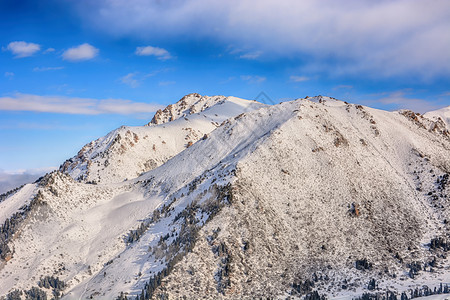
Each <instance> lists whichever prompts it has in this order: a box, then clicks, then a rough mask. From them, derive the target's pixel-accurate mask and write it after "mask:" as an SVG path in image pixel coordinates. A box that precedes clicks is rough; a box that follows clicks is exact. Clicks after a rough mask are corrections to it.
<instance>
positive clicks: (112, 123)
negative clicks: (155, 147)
mask: <svg viewBox="0 0 450 300" xmlns="http://www.w3.org/2000/svg"><path fill="white" fill-rule="evenodd" d="M0 28H1V29H0V30H1V31H0V32H1V34H0V141H1V142H0V183H1V182H2V178H3V177H4V178H9V180H10V181H12V180H13V177H14V176H16V177H17V178H20V177H21V176H22V177H24V176H25V177H26V178H27V180H29V179H28V178H29V177H27V176H29V175H30V174H31V175H35V176H38V175H40V174H41V173H43V172H46V171H48V170H51V169H52V168H56V167H58V166H59V165H60V164H61V163H62V162H64V160H66V159H67V158H69V157H72V156H73V155H75V154H76V153H77V152H78V150H79V149H81V147H82V146H83V145H84V144H86V143H88V142H90V141H92V140H94V139H97V138H99V137H101V136H103V135H105V134H106V133H108V132H109V131H111V130H113V129H115V128H117V127H119V126H121V125H144V124H146V123H148V122H149V121H150V120H151V118H152V116H153V114H154V112H155V110H157V109H159V108H162V107H164V106H166V105H168V104H170V103H174V102H176V101H178V100H179V99H181V98H182V97H183V96H184V95H186V94H189V93H193V92H196V93H200V94H202V95H227V96H236V97H240V98H244V99H255V98H256V97H257V96H258V95H259V94H260V93H261V92H264V93H265V94H266V95H267V96H268V97H269V98H270V101H269V102H271V103H278V102H280V101H286V100H290V99H296V98H303V97H305V96H315V95H326V96H331V97H335V98H338V99H341V100H345V101H348V102H352V103H360V104H364V105H368V106H371V107H375V108H380V109H386V110H396V109H402V108H407V109H412V110H414V111H417V112H421V113H423V112H426V111H430V110H434V109H438V108H441V107H445V106H449V105H450V1H447V0H429V1H416V0H380V1H372V0H346V1H334V0H303V1H297V0H284V1H274V0H270V1H269V0H239V1H238V0H228V1H222V0H220V1H218V0H166V1H162V0H146V1H144V0H96V1H90V0H39V1H37V0H34V1H31V0H20V1H17V0H0ZM16 177H15V178H16ZM25 177H24V178H25ZM13 184H14V183H10V185H13Z"/></svg>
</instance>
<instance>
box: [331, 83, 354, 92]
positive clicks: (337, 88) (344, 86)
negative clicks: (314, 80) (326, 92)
mask: <svg viewBox="0 0 450 300" xmlns="http://www.w3.org/2000/svg"><path fill="white" fill-rule="evenodd" d="M351 89H353V85H347V84H341V85H338V86H335V87H334V88H333V90H334V91H336V90H351Z"/></svg>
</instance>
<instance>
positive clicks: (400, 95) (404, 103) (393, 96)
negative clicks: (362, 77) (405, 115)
mask: <svg viewBox="0 0 450 300" xmlns="http://www.w3.org/2000/svg"><path fill="white" fill-rule="evenodd" d="M407 95H408V93H407V92H405V91H395V92H391V93H389V94H382V95H380V96H381V97H380V98H375V99H372V100H365V101H363V102H364V103H367V104H374V103H381V104H383V105H390V106H392V108H393V109H394V110H397V109H409V110H412V111H415V112H419V113H425V112H427V111H431V110H435V109H438V108H440V107H442V104H441V105H439V104H438V103H436V102H432V101H427V100H425V99H420V98H415V97H408V96H407Z"/></svg>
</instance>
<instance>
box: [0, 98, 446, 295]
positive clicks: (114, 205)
mask: <svg viewBox="0 0 450 300" xmlns="http://www.w3.org/2000/svg"><path fill="white" fill-rule="evenodd" d="M448 129H449V128H448V127H446V124H445V123H444V122H443V121H442V119H433V118H427V116H426V115H425V116H423V115H420V114H416V113H414V112H412V111H407V110H404V111H396V112H387V111H382V110H377V109H372V108H369V107H365V106H362V105H358V104H350V103H347V102H343V101H339V100H336V99H333V98H329V97H323V96H318V97H312V98H308V99H297V100H294V101H290V102H284V103H280V104H277V105H272V106H269V105H264V104H261V103H257V102H255V101H248V100H242V99H238V98H234V97H223V96H215V97H204V96H200V95H198V94H191V95H188V96H186V97H184V98H183V99H181V100H180V101H179V102H177V103H176V104H174V105H172V106H168V107H167V108H166V109H164V110H162V111H160V112H157V113H156V114H155V117H154V118H153V120H152V122H150V125H148V126H142V127H121V128H119V129H117V130H115V131H113V132H111V133H110V134H108V135H107V136H105V137H103V138H100V139H98V140H97V141H94V142H92V143H90V144H88V145H87V146H85V147H84V148H83V149H82V150H81V151H80V153H79V155H77V156H76V157H74V158H72V159H70V160H68V161H66V162H65V163H64V164H63V165H62V166H61V168H60V170H59V171H55V172H53V173H51V174H48V175H46V176H45V177H43V178H42V179H40V180H39V181H38V182H36V183H34V184H29V185H25V186H24V187H22V188H20V189H18V190H16V191H12V192H11V193H9V194H7V195H3V196H2V197H1V198H0V224H4V225H2V227H1V228H0V232H1V233H2V235H1V239H0V257H1V258H2V259H3V263H2V265H1V266H0V282H1V283H2V284H1V285H0V295H8V297H10V298H11V297H16V298H15V299H19V298H20V297H22V298H23V299H24V298H25V295H27V297H30V299H37V298H36V297H35V295H40V296H42V297H44V296H43V295H44V294H45V295H46V297H47V296H48V297H50V296H51V295H57V296H55V297H60V296H61V295H63V294H64V297H63V298H64V299H159V298H164V299H166V298H169V299H171V298H175V299H179V298H188V299H196V298H207V299H237V298H248V299H252V298H288V297H292V298H305V299H324V298H325V297H327V298H339V299H352V298H356V297H363V298H362V299H375V298H374V297H379V298H380V299H383V298H382V297H385V299H396V298H394V297H397V299H406V298H405V297H407V299H410V298H411V295H413V296H414V295H416V296H419V295H431V294H438V293H444V292H448V286H447V285H446V283H448V282H449V281H450V272H449V268H450V264H449V261H448V258H447V252H448V250H450V246H449V242H448V241H449V234H448V233H449V232H450V231H449V228H448V226H449V225H448V224H449V222H448V220H450V214H449V210H448V201H449V200H450V192H449V191H450V187H449V174H450V134H449V130H448ZM163 141H164V143H163ZM106 162H107V163H106ZM146 162H147V166H146V165H145V163H146ZM125 179H127V180H125ZM89 183H91V184H89ZM92 183H96V184H92ZM20 293H22V294H20ZM29 295H31V296H29ZM17 297H19V298H17ZM33 297H35V298H33ZM364 297H366V298H364ZM367 297H369V298H367ZM370 297H372V298H370ZM389 297H390V298H389ZM39 299H43V298H39Z"/></svg>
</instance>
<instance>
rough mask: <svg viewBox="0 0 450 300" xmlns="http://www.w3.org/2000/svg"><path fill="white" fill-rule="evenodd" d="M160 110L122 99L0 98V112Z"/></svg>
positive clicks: (36, 96)
mask: <svg viewBox="0 0 450 300" xmlns="http://www.w3.org/2000/svg"><path fill="white" fill-rule="evenodd" d="M159 108H161V106H160V105H154V104H149V103H144V102H134V101H131V100H123V99H100V100H99V99H90V98H75V97H72V98H71V97H64V96H38V95H30V94H20V93H17V94H15V95H14V96H12V97H0V110H5V111H34V112H47V113H61V114H85V115H98V114H120V115H130V114H140V113H149V112H154V111H156V110H158V109H159Z"/></svg>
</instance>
